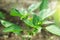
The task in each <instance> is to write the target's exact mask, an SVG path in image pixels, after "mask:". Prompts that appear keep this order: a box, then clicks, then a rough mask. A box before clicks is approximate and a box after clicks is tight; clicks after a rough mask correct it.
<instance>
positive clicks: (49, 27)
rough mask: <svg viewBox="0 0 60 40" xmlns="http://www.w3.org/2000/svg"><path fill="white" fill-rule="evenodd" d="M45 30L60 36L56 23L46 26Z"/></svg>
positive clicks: (59, 29)
mask: <svg viewBox="0 0 60 40" xmlns="http://www.w3.org/2000/svg"><path fill="white" fill-rule="evenodd" d="M46 30H47V31H49V32H50V33H52V34H55V35H58V36H60V28H59V27H57V26H56V25H50V26H47V27H46Z"/></svg>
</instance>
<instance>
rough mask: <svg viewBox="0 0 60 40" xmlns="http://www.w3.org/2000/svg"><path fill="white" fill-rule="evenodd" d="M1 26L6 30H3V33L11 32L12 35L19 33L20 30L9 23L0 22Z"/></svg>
mask: <svg viewBox="0 0 60 40" xmlns="http://www.w3.org/2000/svg"><path fill="white" fill-rule="evenodd" d="M1 24H2V25H3V26H5V27H6V28H5V29H4V30H3V32H13V33H18V32H19V33H20V31H21V28H20V27H19V26H18V25H15V24H13V23H11V22H8V21H5V20H1Z"/></svg>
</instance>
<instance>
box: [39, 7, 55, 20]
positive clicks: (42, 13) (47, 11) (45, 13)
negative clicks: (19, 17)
mask: <svg viewBox="0 0 60 40" xmlns="http://www.w3.org/2000/svg"><path fill="white" fill-rule="evenodd" d="M55 11H56V10H55V9H54V10H51V9H49V8H48V9H44V10H42V11H40V13H39V16H40V17H41V18H42V20H44V19H45V18H47V17H49V16H51V15H53V14H54V12H55Z"/></svg>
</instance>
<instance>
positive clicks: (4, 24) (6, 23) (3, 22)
mask: <svg viewBox="0 0 60 40" xmlns="http://www.w3.org/2000/svg"><path fill="white" fill-rule="evenodd" d="M1 24H2V25H3V26H4V27H10V26H11V25H13V23H11V22H8V21H4V20H1Z"/></svg>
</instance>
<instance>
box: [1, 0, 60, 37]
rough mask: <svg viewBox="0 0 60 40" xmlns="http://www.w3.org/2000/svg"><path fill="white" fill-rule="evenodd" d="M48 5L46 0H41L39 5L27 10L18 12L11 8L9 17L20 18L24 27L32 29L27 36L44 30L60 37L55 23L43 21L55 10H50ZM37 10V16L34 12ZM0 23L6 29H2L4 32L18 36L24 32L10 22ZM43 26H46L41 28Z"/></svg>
mask: <svg viewBox="0 0 60 40" xmlns="http://www.w3.org/2000/svg"><path fill="white" fill-rule="evenodd" d="M48 4H49V3H48V0H42V2H41V3H37V4H32V5H31V6H29V7H28V9H27V10H26V9H21V10H18V9H16V8H12V9H11V10H10V15H11V16H17V17H20V20H22V21H23V22H24V23H25V25H26V27H28V28H31V29H32V31H28V35H32V34H33V35H36V34H37V33H39V32H41V30H42V29H44V30H47V31H49V32H50V33H53V34H56V35H58V36H60V29H59V28H58V27H57V26H56V25H55V22H52V21H48V20H45V19H46V18H48V17H50V16H51V15H53V14H54V12H55V10H51V9H50V8H49V7H48ZM37 8H39V10H40V11H39V13H38V14H36V13H35V12H34V11H35V10H36V9H37ZM0 21H1V24H2V25H3V26H5V27H6V28H5V29H4V32H13V33H16V34H19V33H20V32H21V30H22V31H24V30H23V29H21V28H20V27H19V26H17V25H15V24H13V23H11V22H8V21H5V20H0ZM56 22H57V21H56ZM44 24H45V25H47V26H46V27H45V26H42V25H44ZM50 24H52V25H50Z"/></svg>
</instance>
